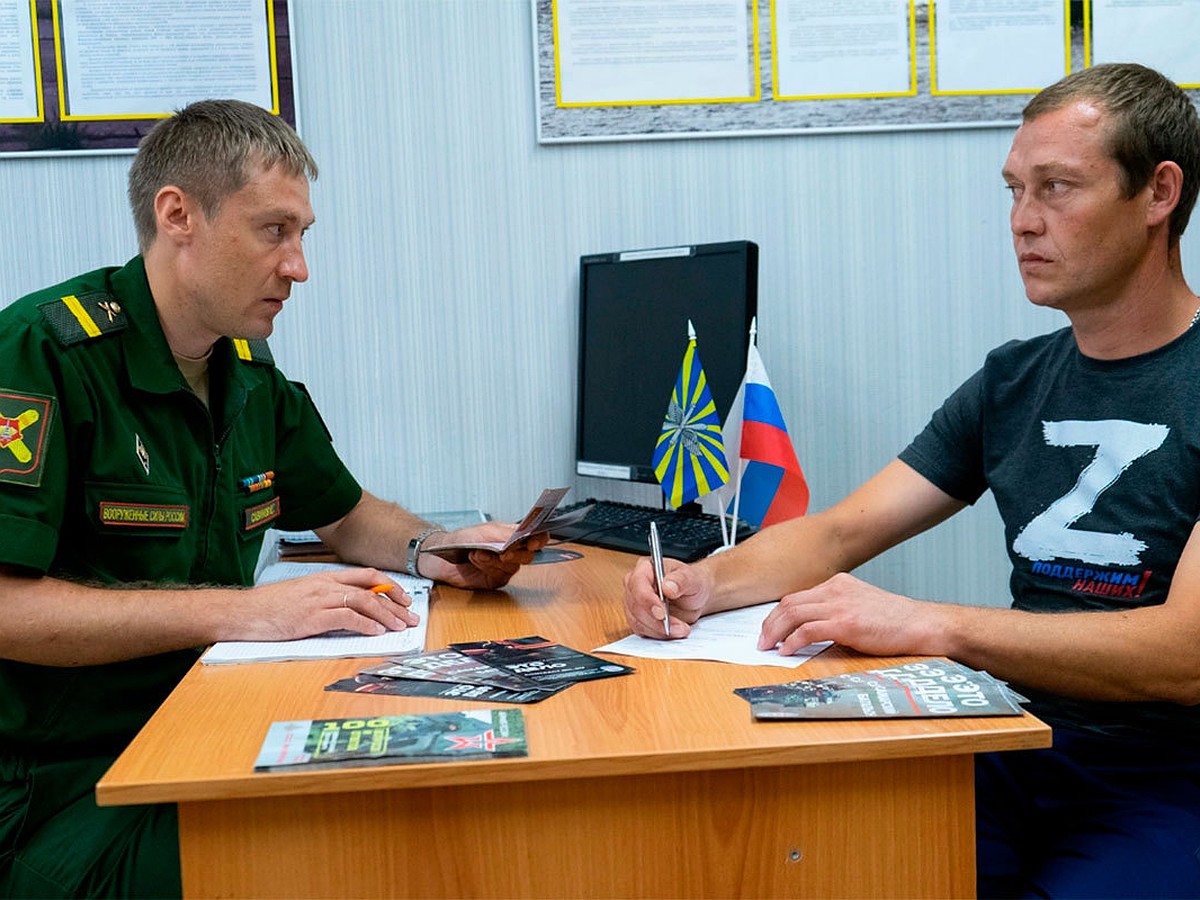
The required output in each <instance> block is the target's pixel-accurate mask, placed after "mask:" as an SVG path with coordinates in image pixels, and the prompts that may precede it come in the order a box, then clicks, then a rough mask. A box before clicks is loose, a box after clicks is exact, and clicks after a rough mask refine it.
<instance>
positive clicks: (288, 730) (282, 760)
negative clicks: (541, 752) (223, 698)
mask: <svg viewBox="0 0 1200 900" xmlns="http://www.w3.org/2000/svg"><path fill="white" fill-rule="evenodd" d="M528 753H529V750H528V747H527V745H526V741H525V720H524V718H523V717H522V715H521V711H520V710H519V709H474V710H463V711H460V712H447V713H427V714H423V715H401V716H374V717H372V718H359V719H301V720H298V721H291V722H273V723H272V724H271V727H270V729H269V730H268V732H267V736H266V739H265V740H264V741H263V745H262V749H261V750H260V751H259V754H258V759H257V760H256V761H255V763H254V769H255V771H257V772H278V771H296V770H297V769H313V768H341V767H345V766H379V765H396V764H400V763H417V762H452V761H456V760H477V759H493V758H497V757H510V756H527V755H528Z"/></svg>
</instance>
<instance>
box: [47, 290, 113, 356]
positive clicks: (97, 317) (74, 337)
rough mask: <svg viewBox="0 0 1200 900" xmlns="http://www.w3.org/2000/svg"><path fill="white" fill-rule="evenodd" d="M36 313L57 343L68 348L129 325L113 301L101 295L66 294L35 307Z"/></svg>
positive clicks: (92, 293)
mask: <svg viewBox="0 0 1200 900" xmlns="http://www.w3.org/2000/svg"><path fill="white" fill-rule="evenodd" d="M38 309H39V310H41V313H42V318H44V319H45V320H46V321H47V322H48V323H49V325H50V327H51V328H52V329H53V330H54V334H55V335H56V336H57V337H58V340H59V342H60V343H62V344H64V345H65V346H68V347H70V346H71V345H72V344H78V343H80V342H81V341H86V340H90V339H92V338H97V337H100V336H101V335H103V334H111V333H113V332H117V331H124V330H125V328H126V327H128V324H129V323H128V322H127V321H126V319H125V311H124V310H122V309H121V305H120V304H119V303H118V302H117V301H116V298H115V297H113V295H112V294H109V293H107V292H105V291H88V292H87V293H83V294H67V295H66V296H64V297H59V298H58V299H57V300H47V301H46V302H45V303H39V304H38Z"/></svg>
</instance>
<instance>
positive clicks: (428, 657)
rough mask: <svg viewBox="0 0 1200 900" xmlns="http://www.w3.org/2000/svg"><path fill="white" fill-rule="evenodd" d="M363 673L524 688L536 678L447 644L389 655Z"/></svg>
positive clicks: (532, 686) (533, 686)
mask: <svg viewBox="0 0 1200 900" xmlns="http://www.w3.org/2000/svg"><path fill="white" fill-rule="evenodd" d="M362 672H363V673H364V674H366V675H384V676H387V677H388V678H416V679H421V680H424V681H449V682H452V683H454V684H488V685H491V686H493V687H500V688H508V689H509V690H515V691H524V690H529V689H530V688H536V687H537V682H534V681H530V680H529V679H528V678H525V677H524V676H522V675H514V674H512V673H511V672H505V671H503V670H501V669H497V668H496V667H495V666H489V665H488V664H487V663H484V662H480V661H479V660H478V659H476V658H475V657H473V656H465V655H464V654H462V653H459V652H458V651H457V650H451V649H449V648H446V649H442V650H431V651H429V652H428V653H421V654H418V655H415V656H403V657H398V658H396V659H390V660H388V661H387V662H385V663H380V664H379V665H375V666H370V667H368V668H366V669H363V670H362Z"/></svg>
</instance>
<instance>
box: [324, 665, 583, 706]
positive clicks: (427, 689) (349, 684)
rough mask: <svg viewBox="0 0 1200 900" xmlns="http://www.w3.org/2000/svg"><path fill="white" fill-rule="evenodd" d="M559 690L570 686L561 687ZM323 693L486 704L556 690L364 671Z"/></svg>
mask: <svg viewBox="0 0 1200 900" xmlns="http://www.w3.org/2000/svg"><path fill="white" fill-rule="evenodd" d="M561 687H570V685H565V684H564V685H561ZM325 690H327V691H348V692H350V693H354V694H391V695H393V696H400V697H440V698H441V699H443V700H486V701H487V702H489V703H540V702H541V701H542V700H545V699H547V698H548V697H553V696H554V695H555V694H556V693H557V692H558V688H555V687H553V686H551V687H549V688H547V689H541V688H538V687H536V686H535V687H531V688H524V689H520V690H513V689H510V688H502V687H496V686H495V685H491V684H456V683H454V682H447V681H429V680H427V679H422V678H396V677H394V676H390V675H371V674H369V673H366V672H360V673H359V674H358V675H355V676H354V677H353V678H343V679H341V680H339V681H335V682H334V683H333V684H327V685H325Z"/></svg>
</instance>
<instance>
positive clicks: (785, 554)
mask: <svg viewBox="0 0 1200 900" xmlns="http://www.w3.org/2000/svg"><path fill="white" fill-rule="evenodd" d="M827 519H828V513H817V514H815V515H812V516H805V517H803V518H798V519H792V520H790V521H788V522H781V523H780V524H778V525H775V526H773V527H771V528H767V529H764V530H763V531H761V532H759V533H758V534H756V535H754V537H752V538H750V539H749V540H747V541H746V542H745V543H743V544H740V545H738V546H737V547H735V548H734V549H732V550H728V551H725V552H723V553H718V554H717V555H715V556H711V557H709V558H707V559H705V560H702V561H701V562H699V563H697V564H696V565H697V568H700V569H705V570H707V571H708V573H709V574H710V575H711V577H712V579H713V585H714V590H713V593H712V597H711V598H710V601H709V603H708V604H707V606H706V607H705V609H704V614H705V615H708V614H710V613H714V612H720V611H721V610H726V609H736V608H739V607H743V606H750V605H752V604H755V603H764V602H766V601H769V600H778V599H779V598H780V597H782V596H783V595H784V594H788V593H791V592H792V591H797V590H801V589H803V588H807V587H812V586H813V585H815V584H820V583H821V582H823V581H825V580H826V579H828V578H829V577H831V576H832V575H834V574H836V573H837V572H840V571H844V568H843V567H844V566H847V565H848V563H847V560H846V554H845V548H844V546H843V545H842V543H841V541H840V540H839V536H838V534H837V531H836V529H834V528H833V527H832V523H831V522H829V521H828V520H827Z"/></svg>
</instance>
